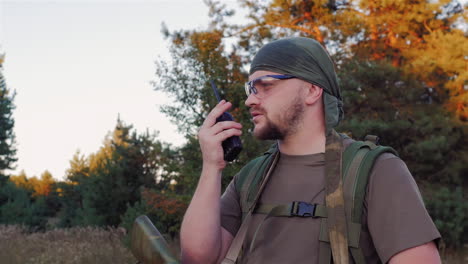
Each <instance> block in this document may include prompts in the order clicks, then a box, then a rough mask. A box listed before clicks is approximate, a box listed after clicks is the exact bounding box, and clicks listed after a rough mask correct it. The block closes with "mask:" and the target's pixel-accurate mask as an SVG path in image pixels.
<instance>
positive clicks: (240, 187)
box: [236, 144, 278, 219]
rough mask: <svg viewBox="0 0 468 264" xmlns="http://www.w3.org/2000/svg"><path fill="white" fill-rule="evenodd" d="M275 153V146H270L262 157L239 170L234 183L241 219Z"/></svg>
mask: <svg viewBox="0 0 468 264" xmlns="http://www.w3.org/2000/svg"><path fill="white" fill-rule="evenodd" d="M277 151H278V147H277V144H274V145H272V146H271V147H270V149H269V150H268V151H266V152H265V153H264V154H263V156H260V157H258V158H256V159H254V160H252V161H250V162H249V163H248V164H247V165H246V166H245V167H243V168H242V169H241V170H240V172H239V176H238V178H237V182H236V189H237V191H238V192H239V197H240V205H241V210H242V219H244V217H245V215H246V213H247V212H248V210H249V208H250V207H251V205H252V202H253V200H254V198H255V195H256V193H257V192H258V189H259V186H260V183H261V180H262V179H263V177H264V174H265V171H266V169H267V168H268V165H269V164H270V163H271V161H272V158H273V156H274V155H273V154H274V153H275V152H277Z"/></svg>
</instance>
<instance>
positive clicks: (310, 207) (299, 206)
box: [291, 201, 316, 217]
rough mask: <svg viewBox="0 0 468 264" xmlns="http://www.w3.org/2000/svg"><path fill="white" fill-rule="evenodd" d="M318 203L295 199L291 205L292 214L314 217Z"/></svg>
mask: <svg viewBox="0 0 468 264" xmlns="http://www.w3.org/2000/svg"><path fill="white" fill-rule="evenodd" d="M315 206H316V204H310V203H306V202H299V201H294V202H293V206H292V207H291V216H300V217H314V216H315Z"/></svg>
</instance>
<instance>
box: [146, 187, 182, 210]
mask: <svg viewBox="0 0 468 264" xmlns="http://www.w3.org/2000/svg"><path fill="white" fill-rule="evenodd" d="M142 197H143V200H144V201H146V204H147V205H148V206H149V207H150V208H151V209H152V210H162V211H163V212H164V213H165V214H169V215H175V214H183V212H185V210H186V208H187V204H186V203H184V202H182V201H180V200H178V199H176V198H173V197H169V196H167V195H164V194H160V193H156V192H154V191H151V190H149V189H144V190H143V191H142Z"/></svg>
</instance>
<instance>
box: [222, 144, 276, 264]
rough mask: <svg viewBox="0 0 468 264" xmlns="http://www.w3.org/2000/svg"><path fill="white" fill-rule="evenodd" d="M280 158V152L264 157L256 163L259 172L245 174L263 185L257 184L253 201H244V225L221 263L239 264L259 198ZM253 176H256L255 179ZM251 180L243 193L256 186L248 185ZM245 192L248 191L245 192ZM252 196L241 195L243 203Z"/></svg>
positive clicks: (246, 183) (244, 184) (252, 171)
mask: <svg viewBox="0 0 468 264" xmlns="http://www.w3.org/2000/svg"><path fill="white" fill-rule="evenodd" d="M278 158H279V152H278V151H274V152H272V153H270V154H268V155H267V157H263V159H260V160H258V161H257V162H256V164H260V166H259V170H258V171H256V172H255V171H254V170H251V171H250V172H248V174H245V175H248V177H249V178H250V179H257V178H258V180H259V181H258V183H261V185H260V186H258V185H259V184H258V183H257V184H255V185H257V186H256V188H257V190H256V193H255V198H254V199H253V200H252V201H244V206H245V208H246V211H244V209H243V211H242V218H243V221H242V224H241V226H240V228H239V230H238V231H237V234H236V236H235V237H234V239H233V241H232V243H231V246H230V247H229V250H228V252H227V254H226V257H225V258H224V260H223V261H222V262H221V263H222V264H234V263H236V262H237V258H238V257H239V255H240V254H241V249H242V246H243V244H244V240H245V236H246V234H247V228H248V226H249V224H250V220H251V217H252V212H253V210H254V207H255V204H256V203H257V201H258V198H259V197H260V194H261V192H262V191H263V188H264V187H265V183H266V182H267V181H268V177H269V176H270V175H271V173H272V171H273V169H274V167H275V165H276V163H277V162H278ZM251 168H255V166H252V167H251ZM266 168H268V170H266ZM245 173H247V172H245ZM251 175H255V177H254V176H251ZM257 175H260V176H258V177H257ZM241 176H243V175H239V177H241ZM249 178H248V179H246V180H245V181H244V183H243V185H242V186H241V192H242V190H243V189H244V188H246V187H245V186H248V185H254V184H248V183H251V182H249V181H248V180H250V179H249ZM260 179H262V180H260ZM250 189H251V188H248V190H250ZM244 192H246V191H245V190H244ZM250 194H251V193H249V194H248V195H247V193H241V194H240V195H241V196H240V199H241V203H242V200H243V199H245V197H246V196H247V199H248V198H249V196H252V197H253V195H250ZM241 206H242V205H241Z"/></svg>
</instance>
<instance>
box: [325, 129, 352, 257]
mask: <svg viewBox="0 0 468 264" xmlns="http://www.w3.org/2000/svg"><path fill="white" fill-rule="evenodd" d="M342 152H343V140H342V138H341V137H340V135H338V133H336V131H335V130H333V129H332V130H331V131H330V132H329V133H328V135H327V137H326V146H325V195H326V196H325V204H326V206H327V215H328V218H327V219H326V222H327V226H328V236H329V239H330V246H331V251H332V256H333V262H334V263H335V264H348V263H349V253H348V231H347V226H346V215H345V204H344V197H343V178H342V177H341V175H342V174H341V170H342V168H341V166H342V163H341V160H342ZM322 221H323V220H322Z"/></svg>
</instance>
